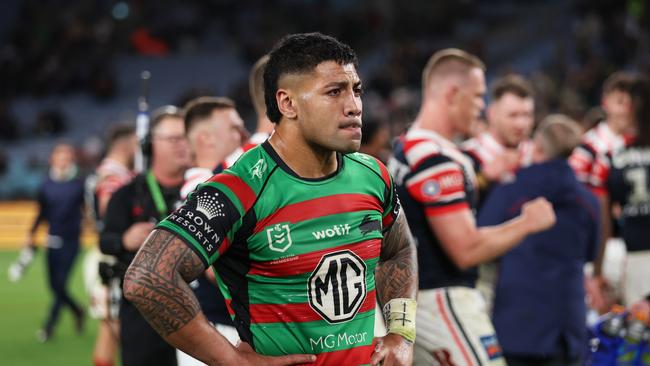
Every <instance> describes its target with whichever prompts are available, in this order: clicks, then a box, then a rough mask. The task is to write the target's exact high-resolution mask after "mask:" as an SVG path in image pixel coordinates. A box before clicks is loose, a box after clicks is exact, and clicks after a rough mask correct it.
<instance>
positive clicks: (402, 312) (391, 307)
mask: <svg viewBox="0 0 650 366" xmlns="http://www.w3.org/2000/svg"><path fill="white" fill-rule="evenodd" d="M416 310H417V302H416V301H415V300H414V299H409V298H397V299H392V300H390V301H389V302H388V303H386V305H384V309H383V313H384V320H385V321H386V329H387V331H388V333H389V334H395V335H399V336H401V337H402V338H403V339H404V340H405V341H407V342H409V343H411V344H412V343H413V342H415V313H416Z"/></svg>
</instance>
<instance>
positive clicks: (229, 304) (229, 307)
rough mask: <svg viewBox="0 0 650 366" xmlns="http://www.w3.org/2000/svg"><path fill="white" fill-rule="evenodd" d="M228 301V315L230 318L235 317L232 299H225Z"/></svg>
mask: <svg viewBox="0 0 650 366" xmlns="http://www.w3.org/2000/svg"><path fill="white" fill-rule="evenodd" d="M225 300H226V309H228V314H230V316H234V315H235V311H234V310H233V309H232V300H231V299H225Z"/></svg>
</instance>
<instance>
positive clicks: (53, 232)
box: [25, 143, 84, 342]
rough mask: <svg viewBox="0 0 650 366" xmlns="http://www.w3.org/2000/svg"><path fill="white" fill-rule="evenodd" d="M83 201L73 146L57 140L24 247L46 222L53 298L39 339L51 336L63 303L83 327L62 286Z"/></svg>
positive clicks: (74, 250) (74, 251)
mask: <svg viewBox="0 0 650 366" xmlns="http://www.w3.org/2000/svg"><path fill="white" fill-rule="evenodd" d="M83 203H84V179H83V178H82V177H80V176H79V171H78V169H77V165H76V156H75V150H74V147H72V145H69V144H66V143H62V144H57V145H56V146H55V147H54V149H53V150H52V154H51V155H50V169H49V171H48V176H47V178H46V179H45V181H44V182H43V184H42V185H41V187H40V190H39V192H38V206H39V212H38V216H37V217H36V219H35V220H34V224H33V225H32V228H31V229H30V231H29V233H28V234H27V239H26V240H25V246H26V247H33V246H34V234H35V233H36V229H37V228H38V225H39V224H40V223H41V222H43V221H46V222H47V223H48V225H49V229H48V236H47V244H46V245H47V275H48V280H49V284H50V289H51V290H52V293H53V294H54V301H53V302H52V306H51V307H50V312H49V315H48V317H47V320H46V321H45V325H44V327H43V328H42V329H40V330H39V331H38V333H37V334H36V336H37V338H38V340H39V341H41V342H46V341H48V340H50V338H51V337H52V334H53V332H54V327H55V326H56V323H57V322H58V320H59V314H60V313H61V309H62V307H63V306H67V307H69V308H70V310H72V314H73V315H74V318H75V325H76V327H77V330H78V331H81V330H82V328H83V323H84V313H83V310H82V309H81V307H80V306H79V304H78V303H77V301H75V300H74V299H73V298H72V296H71V295H70V294H69V293H68V290H67V289H66V285H67V282H68V277H69V276H70V270H71V269H72V265H73V264H74V261H75V259H76V258H77V254H78V253H79V235H80V234H81V218H82V216H83V215H82V210H83Z"/></svg>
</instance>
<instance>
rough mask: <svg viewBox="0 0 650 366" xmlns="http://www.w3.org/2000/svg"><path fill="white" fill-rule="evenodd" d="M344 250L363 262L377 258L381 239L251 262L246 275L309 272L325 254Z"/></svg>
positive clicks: (283, 274) (290, 274) (272, 275)
mask: <svg viewBox="0 0 650 366" xmlns="http://www.w3.org/2000/svg"><path fill="white" fill-rule="evenodd" d="M346 249H347V250H351V251H353V252H354V254H356V255H358V256H359V257H360V258H361V259H362V260H364V261H365V260H368V259H372V258H377V257H378V256H379V252H380V251H381V239H370V240H366V241H362V242H359V243H354V244H347V245H341V246H338V247H335V248H327V249H322V250H317V251H314V252H309V253H305V254H299V255H296V256H293V257H289V258H282V259H277V260H273V261H266V262H253V263H251V268H250V270H249V272H248V274H250V275H259V276H268V277H285V276H295V275H299V274H303V273H307V272H311V271H313V270H314V268H316V266H317V265H318V262H319V261H320V260H321V258H322V257H323V256H324V255H325V254H329V253H333V252H338V251H341V250H346Z"/></svg>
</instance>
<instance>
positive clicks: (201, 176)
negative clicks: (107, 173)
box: [177, 97, 244, 366]
mask: <svg viewBox="0 0 650 366" xmlns="http://www.w3.org/2000/svg"><path fill="white" fill-rule="evenodd" d="M243 124H244V122H243V121H242V119H241V117H239V114H238V113H237V110H236V109H235V103H234V102H233V101H232V100H230V99H228V98H224V97H200V98H197V99H194V100H192V101H190V102H189V103H188V105H187V107H186V108H185V134H186V136H187V140H188V142H189V146H190V150H191V152H192V159H193V161H194V164H196V166H195V167H193V168H190V169H188V170H187V171H186V172H185V179H186V181H185V183H184V184H183V188H182V189H181V198H182V199H185V198H187V195H188V194H189V193H191V192H192V191H194V190H195V189H196V187H197V186H198V185H199V184H201V183H203V182H205V181H206V180H208V179H210V177H212V176H213V175H214V174H217V173H220V172H221V171H222V170H223V168H222V164H220V163H222V162H223V161H224V159H225V158H226V157H227V156H228V155H230V154H232V153H233V152H234V151H235V150H236V149H237V148H239V147H240V145H241V142H242V141H241V136H242V134H241V130H242V129H243V128H244V127H243ZM206 276H209V277H210V278H211V280H212V281H215V277H214V274H213V272H212V269H208V270H207V271H206V272H205V274H204V275H203V276H200V277H199V278H197V279H196V280H194V281H192V283H190V287H191V288H192V290H194V295H196V298H197V300H198V301H199V304H200V305H201V309H202V310H203V313H204V314H205V317H206V318H207V319H208V321H209V322H210V323H212V324H213V325H214V326H215V327H216V328H217V330H218V331H219V333H221V335H223V336H224V337H226V339H228V340H229V341H230V343H232V344H233V345H236V344H237V341H238V340H239V336H238V335H237V330H236V329H235V327H234V326H233V322H232V320H231V318H230V315H229V314H228V309H227V308H226V302H225V299H224V297H223V295H222V294H221V291H220V290H219V288H218V287H217V286H216V285H215V284H213V283H212V282H211V281H210V280H208V278H206ZM177 352H178V364H179V366H189V365H203V363H202V362H200V361H198V360H195V359H194V358H192V357H191V356H189V355H187V354H185V353H184V352H182V351H180V350H178V351H177Z"/></svg>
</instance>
